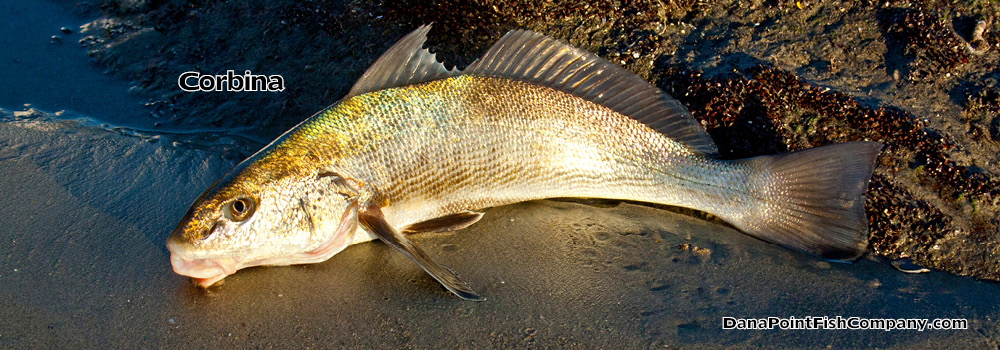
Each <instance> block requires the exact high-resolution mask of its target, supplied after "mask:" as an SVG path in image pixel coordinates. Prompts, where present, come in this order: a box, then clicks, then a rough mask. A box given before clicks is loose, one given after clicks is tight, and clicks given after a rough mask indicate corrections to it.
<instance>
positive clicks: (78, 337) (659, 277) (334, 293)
mask: <svg viewBox="0 0 1000 350" xmlns="http://www.w3.org/2000/svg"><path fill="white" fill-rule="evenodd" d="M11 119H15V118H12V117H11V116H10V115H9V114H7V112H5V118H4V121H3V122H0V146H2V147H0V149H2V151H0V164H2V165H3V166H0V178H3V179H5V181H3V187H4V188H3V191H4V193H6V195H5V196H2V197H0V207H3V208H7V209H6V210H5V211H4V214H3V215H4V220H3V222H4V227H3V229H2V230H0V232H2V233H3V238H4V241H5V244H4V245H3V248H2V249H3V250H2V251H0V256H3V257H4V260H5V261H4V263H3V269H4V270H3V271H2V272H0V281H2V283H0V286H2V287H0V293H3V294H2V295H3V297H2V298H0V299H2V300H3V302H2V303H0V308H2V312H3V314H5V315H13V316H14V317H6V318H4V321H0V322H3V323H2V324H0V329H2V331H0V347H4V348H25V347H30V348H39V347H43V348H48V347H62V346H64V345H66V344H72V347H164V348H184V347H191V346H193V347H199V348H211V347H219V346H221V347H239V348H246V347H280V348H286V347H295V348H305V347H320V348H323V347H341V346H346V347H380V348H409V347H414V348H430V347H441V346H445V347H458V348H507V347H530V346H535V347H575V348H598V347H608V348H647V347H661V346H683V347H694V348H715V347H729V346H736V347H773V346H780V347H822V346H828V345H829V346H833V347H835V348H843V347H899V348H915V347H922V348H942V347H944V348H946V347H952V346H954V347H962V348H983V347H989V346H995V341H996V339H997V335H998V332H1000V329H998V327H997V324H996V322H995V321H994V320H996V319H997V317H998V316H1000V307H998V306H997V304H996V303H995V302H993V300H994V298H995V296H996V295H997V293H998V292H1000V286H998V285H997V284H995V283H990V282H979V281H976V280H973V279H970V278H964V277H957V276H953V275H949V274H946V273H941V272H932V273H928V274H920V275H913V274H904V273H901V272H898V271H896V270H894V269H893V268H891V267H890V266H889V264H887V263H886V262H884V261H880V260H877V259H874V258H864V259H861V260H860V261H858V262H856V263H853V264H838V263H832V264H831V263H827V262H823V261H820V260H817V259H815V258H813V257H811V256H806V255H803V254H799V253H795V252H791V251H789V250H787V249H783V248H780V247H777V246H774V245H771V244H767V243H764V242H761V241H758V240H756V239H753V238H750V237H748V236H746V235H744V234H742V233H740V232H738V231H736V230H734V229H731V228H728V227H726V226H725V225H723V224H720V223H716V222H711V221H706V220H703V219H699V218H695V217H692V216H689V215H684V214H680V213H676V212H672V211H669V210H665V209H663V208H653V207H649V206H643V205H638V204H631V203H604V202H599V203H596V205H591V204H587V203H580V202H573V201H569V202H567V201H537V202H529V203H521V204H516V205H511V206H505V207H500V208H493V209H489V210H487V212H486V216H485V217H484V219H483V220H482V221H481V222H479V223H477V224H476V225H474V226H472V227H470V228H468V229H465V230H461V231H458V232H454V233H446V234H420V235H417V236H416V241H417V242H418V244H420V245H421V246H422V247H424V249H426V250H427V251H428V253H429V254H431V255H432V256H434V257H436V259H437V260H439V261H440V262H441V263H443V264H446V265H448V266H450V267H452V268H453V269H454V270H455V271H456V272H458V273H459V274H460V275H461V276H462V277H463V278H464V279H465V280H466V281H467V282H468V283H469V284H470V285H472V286H473V287H474V288H475V289H476V290H477V291H478V292H480V293H482V294H483V295H484V296H486V297H487V298H488V300H487V301H485V302H480V303H476V302H467V301H462V300H460V299H458V298H456V297H454V296H452V295H451V294H449V293H448V292H447V291H445V290H444V289H443V288H441V287H440V286H439V285H438V284H437V283H436V282H435V281H434V280H433V279H431V278H430V277H428V276H427V275H426V274H424V273H423V272H422V271H421V270H420V269H419V268H418V267H417V266H416V265H414V264H412V263H411V262H409V261H408V260H407V259H406V258H405V257H403V256H402V255H400V254H398V253H396V252H395V251H393V250H392V249H390V248H388V247H387V246H385V245H383V244H381V243H377V242H370V243H364V244H360V245H356V246H353V247H350V248H348V249H347V250H345V251H344V252H342V253H340V254H338V255H336V256H334V257H333V258H332V259H330V260H329V261H327V262H324V263H320V264H315V265H307V266H292V267H262V268H251V269H247V270H243V271H240V272H239V273H237V274H236V275H233V276H230V277H229V278H227V279H226V280H225V282H224V283H222V284H221V285H218V286H213V287H211V288H209V289H208V290H205V289H202V288H199V287H196V286H194V285H193V284H191V283H190V281H189V280H188V279H187V278H184V277H181V276H178V275H175V274H174V273H173V272H172V271H171V269H170V266H169V259H168V254H167V252H166V250H165V249H164V247H163V244H162V242H163V241H164V239H165V238H166V235H167V234H168V232H169V230H170V228H172V227H173V225H174V224H175V221H176V220H177V218H179V217H180V216H181V215H182V214H183V212H184V210H185V209H186V208H187V204H188V202H189V201H190V199H191V198H194V197H195V196H197V194H198V192H199V191H201V189H202V188H204V187H205V186H208V185H209V184H210V183H211V182H212V181H214V179H215V178H216V177H217V176H219V175H220V174H221V173H222V172H223V171H225V170H226V169H227V168H228V166H231V165H232V161H227V160H225V159H224V158H222V157H221V156H220V155H218V154H213V153H211V152H205V151H200V150H194V149H186V148H184V147H176V146H174V145H173V142H171V141H170V140H168V139H164V140H158V141H155V142H150V141H149V140H147V139H143V138H140V137H135V136H129V135H125V134H122V133H120V132H115V131H108V130H106V129H102V128H97V127H92V126H91V127H88V126H85V125H81V124H80V123H78V122H73V121H60V120H58V119H56V118H54V117H52V116H48V115H41V114H37V115H35V116H32V117H26V118H20V120H13V121H12V120H11ZM838 315H839V316H844V317H850V316H857V317H892V318H901V317H902V318H968V319H969V321H970V329H968V330H961V331H957V330H949V331H924V332H916V331H892V332H884V331H847V330H841V331H826V330H767V331H749V330H722V329H721V319H722V317H726V316H730V317H740V318H743V317H755V318H756V317H766V316H782V317H789V316H795V317H804V316H831V317H833V316H838Z"/></svg>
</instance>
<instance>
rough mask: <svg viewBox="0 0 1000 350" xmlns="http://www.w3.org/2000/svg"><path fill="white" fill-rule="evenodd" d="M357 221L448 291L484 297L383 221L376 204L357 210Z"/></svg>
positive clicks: (479, 298)
mask: <svg viewBox="0 0 1000 350" xmlns="http://www.w3.org/2000/svg"><path fill="white" fill-rule="evenodd" d="M358 221H359V222H360V223H361V225H363V226H364V227H365V228H367V229H368V231H370V232H372V233H373V234H375V236H377V237H378V238H379V239H381V240H382V241H383V242H385V243H386V244H388V245H389V246H391V247H393V248H396V250H399V251H400V252H402V253H403V255H406V257H407V258H410V260H413V262H415V263H417V265H419V266H420V267H421V268H422V269H424V271H427V273H428V274H430V275H431V277H434V279H436V280H437V281H438V282H440V283H441V285H443V286H444V287H445V288H446V289H448V291H450V292H452V293H454V294H455V295H457V296H458V297H459V298H462V299H465V300H472V301H483V300H486V298H483V297H482V296H479V294H477V293H476V292H475V291H474V290H472V288H470V287H469V286H468V285H467V284H465V282H462V279H460V278H459V277H458V275H456V274H455V272H453V271H451V269H449V268H447V267H444V266H442V265H439V264H438V263H436V262H434V261H433V260H431V258H430V257H429V256H427V253H424V251H423V250H422V249H420V247H417V246H416V245H414V244H413V242H410V240H408V239H406V237H405V236H403V234H401V233H399V232H398V231H396V229H394V228H393V227H392V226H390V225H389V223H387V222H386V221H385V216H383V215H382V209H381V208H379V207H378V206H374V205H369V206H366V207H365V208H364V210H362V211H360V212H358Z"/></svg>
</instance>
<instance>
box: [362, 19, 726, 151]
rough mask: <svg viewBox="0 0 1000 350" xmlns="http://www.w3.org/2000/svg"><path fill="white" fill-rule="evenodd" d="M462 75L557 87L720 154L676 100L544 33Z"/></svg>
mask: <svg viewBox="0 0 1000 350" xmlns="http://www.w3.org/2000/svg"><path fill="white" fill-rule="evenodd" d="M411 35H412V34H411ZM393 48H395V47H393ZM387 54H388V53H387ZM380 60H381V59H380ZM462 74H476V75H487V76H498V77H504V78H509V79H517V80H522V81H527V82H531V83H534V84H538V85H543V86H547V87H551V88H554V89H557V90H560V91H563V92H567V93H570V94H573V95H576V96H578V97H581V98H584V99H587V100H589V101H592V102H594V103H597V104H600V105H602V106H605V107H608V108H610V109H611V110H614V111H615V112H618V113H621V114H624V115H626V116H629V117H632V118H633V119H635V120H638V121H639V122H642V123H643V124H646V125H647V126H649V127H650V128H652V129H654V130H657V131H659V132H661V133H663V134H665V135H667V136H668V137H670V138H672V139H674V140H675V141H677V142H680V143H682V144H684V145H686V146H688V147H690V148H691V149H692V150H694V151H696V152H699V153H702V154H704V155H708V156H716V155H718V152H719V150H718V148H717V147H716V146H715V142H713V141H712V138H711V137H710V136H708V133H707V132H706V131H705V128H704V127H702V126H701V124H700V123H698V121H697V120H695V119H694V117H693V116H691V113H690V112H689V111H688V109H687V108H686V107H684V105H682V104H681V103H680V102H678V101H677V100H675V99H674V98H673V97H670V95H668V94H667V93H665V92H663V91H662V90H660V89H658V88H656V87H654V86H653V85H651V84H649V83H648V82H646V81H645V80H644V79H642V78H640V77H639V76H638V75H635V74H634V73H632V72H629V71H627V70H625V69H623V68H621V67H619V66H617V65H615V64H613V63H611V62H608V61H607V60H605V59H603V58H600V57H598V56H597V55H594V54H592V53H589V52H586V51H583V50H580V49H577V48H575V47H572V46H570V45H569V44H566V43H563V42H561V41H558V40H556V39H553V38H550V37H548V36H545V35H542V34H538V33H535V32H532V31H527V30H512V31H510V32H507V34H506V35H504V36H503V38H500V40H499V41H497V43H496V44H493V47H491V48H490V49H489V50H488V51H486V53H485V54H483V56H482V57H480V58H479V59H478V60H476V61H475V62H473V63H472V64H470V65H469V66H468V67H467V68H466V69H465V70H464V71H463V72H462Z"/></svg>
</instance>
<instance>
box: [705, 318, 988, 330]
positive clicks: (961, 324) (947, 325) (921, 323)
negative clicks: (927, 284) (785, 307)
mask: <svg viewBox="0 0 1000 350" xmlns="http://www.w3.org/2000/svg"><path fill="white" fill-rule="evenodd" d="M968 328H969V321H968V320H967V319H964V318H934V319H928V318H863V317H843V316H833V317H831V316H805V317H795V316H792V317H762V318H735V317H723V318H722V329H741V330H767V329H782V330H797V329H830V330H836V329H848V330H883V331H897V330H914V331H920V332H922V331H925V330H952V329H968Z"/></svg>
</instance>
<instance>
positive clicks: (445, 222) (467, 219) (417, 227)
mask: <svg viewBox="0 0 1000 350" xmlns="http://www.w3.org/2000/svg"><path fill="white" fill-rule="evenodd" d="M482 218H483V213H480V212H474V211H471V210H466V211H463V212H458V213H455V214H450V215H445V216H442V217H439V218H433V219H430V220H427V221H421V222H418V223H415V224H410V225H409V226H406V227H405V228H403V233H417V232H448V231H455V230H461V229H463V228H466V227H469V226H472V224H475V223H476V222H477V221H479V219H482Z"/></svg>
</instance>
